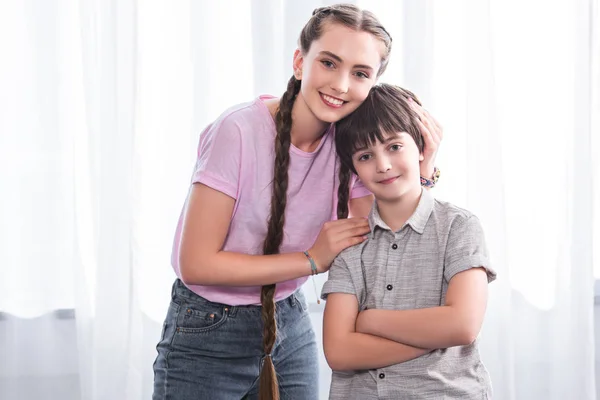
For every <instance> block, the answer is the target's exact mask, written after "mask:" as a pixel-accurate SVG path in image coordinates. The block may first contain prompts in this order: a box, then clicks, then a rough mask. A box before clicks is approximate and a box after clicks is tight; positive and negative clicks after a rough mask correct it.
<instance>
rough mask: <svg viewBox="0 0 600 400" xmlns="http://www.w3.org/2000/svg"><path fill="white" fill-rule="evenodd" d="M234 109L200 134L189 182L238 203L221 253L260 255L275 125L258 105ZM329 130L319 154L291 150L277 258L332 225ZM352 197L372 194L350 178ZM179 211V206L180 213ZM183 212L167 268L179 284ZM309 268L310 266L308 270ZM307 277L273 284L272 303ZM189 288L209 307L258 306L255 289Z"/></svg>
mask: <svg viewBox="0 0 600 400" xmlns="http://www.w3.org/2000/svg"><path fill="white" fill-rule="evenodd" d="M268 98H272V97H270V96H261V97H260V98H258V99H256V100H254V101H252V102H250V103H244V104H241V105H237V106H234V107H232V108H230V109H228V110H227V111H225V113H223V114H222V115H221V116H220V117H219V118H218V119H217V120H216V121H215V122H213V123H212V124H211V125H209V126H208V127H207V128H206V129H205V130H204V131H203V132H202V134H201V136H200V141H199V145H198V160H197V162H196V167H195V171H194V174H193V177H192V183H196V182H200V183H203V184H205V185H207V186H209V187H211V188H213V189H216V190H218V191H220V192H223V193H225V194H226V195H228V196H230V197H232V198H234V199H235V200H236V202H235V206H234V209H233V215H232V217H231V225H230V227H229V232H228V234H227V238H226V239H225V244H224V245H223V250H224V251H230V252H236V253H245V254H262V247H263V241H264V239H265V237H266V235H267V221H268V218H269V211H270V204H271V190H272V187H271V182H272V180H273V162H274V160H275V152H274V141H275V136H276V130H275V122H274V121H273V118H272V117H271V114H270V112H269V110H268V108H267V106H266V105H265V104H264V103H263V101H262V100H263V99H268ZM334 134H335V129H334V128H333V125H332V127H331V128H330V129H329V130H328V131H327V133H326V134H325V135H324V136H323V138H322V139H321V142H320V143H319V146H318V148H317V149H316V150H315V151H314V152H312V153H307V152H304V151H302V150H300V149H298V148H297V147H295V146H294V145H291V147H290V167H289V172H288V176H289V177H288V180H289V181H288V182H289V183H288V197H287V207H286V214H285V226H284V237H283V243H282V244H281V247H280V252H281V253H291V252H298V251H304V250H306V249H308V248H310V247H311V246H312V245H313V243H314V241H315V240H316V238H317V236H318V234H319V232H320V230H321V227H322V226H323V224H324V223H325V222H327V221H329V220H332V219H335V218H336V209H337V188H338V185H339V180H338V176H337V172H338V167H337V166H338V163H337V160H336V154H335V141H334V137H333V136H334ZM351 184H352V191H351V195H350V198H357V197H362V196H366V195H369V194H370V192H369V191H368V190H367V189H366V188H365V187H364V186H363V185H362V183H360V181H358V179H357V178H356V177H353V179H352V181H351ZM184 210H185V206H184ZM182 222H183V211H182V215H181V216H180V217H179V222H178V224H177V231H176V233H175V240H174V244H173V252H172V256H171V263H172V265H173V269H174V270H175V273H176V274H177V276H178V277H181V274H180V271H179V262H178V259H179V257H178V254H179V245H180V238H181V228H182ZM307 268H308V265H307ZM306 279H307V278H306V277H304V278H300V279H294V280H290V281H286V282H280V283H278V284H277V289H276V292H275V300H276V301H279V300H281V299H284V298H286V297H287V296H289V295H290V294H292V293H293V292H294V291H295V290H296V289H298V288H299V287H300V286H302V284H303V283H304V282H305V281H306ZM188 287H189V289H191V290H192V291H194V292H195V293H197V294H199V295H200V296H202V297H204V298H206V299H207V300H210V301H213V302H218V303H224V304H229V305H248V304H260V290H261V287H260V286H253V287H237V286H197V285H189V286H188Z"/></svg>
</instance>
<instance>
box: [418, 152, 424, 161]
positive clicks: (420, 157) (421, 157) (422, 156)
mask: <svg viewBox="0 0 600 400" xmlns="http://www.w3.org/2000/svg"><path fill="white" fill-rule="evenodd" d="M424 159H425V156H424V155H423V153H419V161H423V160H424Z"/></svg>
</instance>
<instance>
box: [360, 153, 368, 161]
mask: <svg viewBox="0 0 600 400" xmlns="http://www.w3.org/2000/svg"><path fill="white" fill-rule="evenodd" d="M370 158H371V155H370V154H363V155H362V156H360V157H358V161H367V160H368V159H370Z"/></svg>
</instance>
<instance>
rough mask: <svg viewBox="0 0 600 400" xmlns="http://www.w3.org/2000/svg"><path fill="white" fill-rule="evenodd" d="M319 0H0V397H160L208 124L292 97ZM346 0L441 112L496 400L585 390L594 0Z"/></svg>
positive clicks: (598, 165)
mask: <svg viewBox="0 0 600 400" xmlns="http://www.w3.org/2000/svg"><path fill="white" fill-rule="evenodd" d="M330 3H333V2H331V1H316V0H313V1H295V0H288V1H283V0H265V1H252V0H228V1H224V0H221V1H219V2H212V1H190V0H188V1H178V2H172V1H165V0H155V1H136V0H118V1H117V0H80V1H75V0H62V1H59V0H55V1H44V0H7V1H4V2H1V3H0V54H2V62H0V166H1V168H0V188H1V190H2V195H1V196H0V398H1V399H7V400H16V399H19V400H29V399H61V400H62V399H65V400H70V399H72V400H75V399H86V400H87V399H93V400H104V399H107V400H108V399H110V400H113V399H127V400H141V399H148V398H150V397H151V392H152V362H153V359H154V356H155V350H154V346H155V345H156V342H157V340H158V337H159V335H160V328H161V323H162V320H163V318H164V314H165V312H166V308H167V306H168V302H169V295H170V293H169V290H170V285H171V283H172V281H173V279H174V275H173V273H172V271H171V268H170V266H169V259H170V249H171V241H172V235H173V232H174V228H175V223H176V218H177V217H178V214H179V211H180V208H181V206H182V203H183V200H184V197H185V195H186V192H187V185H188V182H189V177H190V174H191V169H192V167H193V162H194V154H195V147H196V143H197V140H198V133H199V132H200V130H201V129H202V127H204V126H205V125H206V124H207V123H208V122H210V121H211V120H212V119H213V118H215V117H216V116H217V115H218V114H219V113H220V112H222V111H223V110H224V109H225V108H227V107H229V106H230V105H232V104H235V103H238V102H242V101H247V100H249V99H251V98H253V97H254V96H256V95H258V94H261V93H271V94H280V93H282V92H283V90H284V89H285V82H286V81H287V78H288V77H289V76H290V74H291V59H292V54H293V50H294V49H295V43H296V39H297V36H298V33H299V32H300V29H301V27H302V25H303V24H304V23H305V21H306V20H307V19H308V17H309V16H310V14H311V12H312V10H313V9H314V8H315V7H317V6H321V5H323V4H330ZM355 3H357V4H358V5H359V6H363V7H365V8H368V9H371V10H372V11H374V12H375V13H376V14H377V15H378V16H379V17H380V19H381V20H382V22H383V23H384V25H385V26H386V28H387V29H388V30H389V31H390V32H391V34H392V36H393V38H394V49H393V52H392V60H391V62H390V66H389V68H388V71H387V72H386V74H385V75H384V76H383V78H382V80H384V81H386V82H392V83H397V84H400V85H403V86H405V87H407V88H410V89H411V90H414V91H415V92H416V93H417V94H418V95H419V96H420V97H421V98H422V100H423V101H424V103H425V105H426V107H427V108H428V109H429V110H430V111H431V112H432V113H433V114H434V115H435V116H436V117H437V118H438V119H439V120H440V121H441V122H442V123H443V125H444V127H445V139H444V141H443V145H442V148H441V151H440V154H439V156H438V162H437V164H438V165H439V166H440V167H441V169H442V179H441V180H440V184H439V187H438V188H436V189H435V190H434V194H435V195H436V197H438V198H440V199H444V200H449V201H452V202H454V203H456V204H458V205H461V206H464V207H466V208H468V209H470V210H472V211H474V212H475V213H476V214H477V215H479V216H480V218H481V220H482V222H483V224H484V227H485V229H486V234H487V240H488V243H489V246H490V249H491V252H492V255H493V261H494V264H495V266H496V268H497V270H498V272H499V279H498V281H496V282H494V283H493V284H492V285H491V287H490V289H491V298H490V304H489V307H488V313H487V316H486V322H485V326H484V329H483V332H482V337H481V343H482V348H481V352H482V357H483V359H484V362H485V363H486V365H487V367H488V369H489V370H490V373H491V376H492V380H493V383H494V391H495V394H496V398H498V399H508V400H514V399H524V400H525V399H526V400H530V399H536V400H537V399H543V400H554V399H555V400H563V399H578V400H579V399H594V398H596V392H595V390H596V389H595V374H596V371H595V370H596V369H597V368H595V364H596V363H597V362H598V360H595V358H594V354H595V348H594V342H595V337H598V336H599V332H598V330H600V326H599V328H598V329H596V332H595V333H594V316H593V313H594V308H593V307H594V305H593V304H594V301H593V299H594V279H595V278H594V277H595V276H596V278H600V255H599V254H598V250H597V249H599V248H600V206H599V204H600V162H599V161H598V160H600V125H599V122H600V102H599V99H600V79H599V78H600V62H599V61H600V60H599V55H600V44H599V43H600V42H599V40H598V38H599V32H600V30H599V26H600V25H599V24H600V18H599V17H598V1H597V0H571V1H558V0H557V1H550V2H542V1H533V0H530V1H518V2H517V1H515V0H511V1H506V0H505V1H499V0H485V1H482V0H464V1H452V2H448V1H423V0H412V1H404V2H396V1H391V0H390V1H368V0H363V1H355ZM594 265H595V267H596V274H595V275H594ZM322 279H323V277H322ZM311 293H312V291H308V290H307V294H308V298H309V300H312V301H313V302H314V300H315V299H314V295H313V294H311ZM321 309H322V305H321V306H319V305H317V304H316V303H314V304H311V310H312V311H313V313H312V316H313V322H314V324H315V326H316V328H317V331H319V330H320V324H321V322H320V319H321V314H320V311H321ZM329 373H330V372H329V371H328V369H327V367H326V363H325V362H324V360H322V368H321V375H322V379H321V388H322V393H323V396H322V398H326V394H327V389H328V381H329Z"/></svg>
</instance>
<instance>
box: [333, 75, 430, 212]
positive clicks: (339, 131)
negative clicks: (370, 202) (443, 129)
mask: <svg viewBox="0 0 600 400" xmlns="http://www.w3.org/2000/svg"><path fill="white" fill-rule="evenodd" d="M409 98H411V99H412V100H413V101H414V102H415V103H417V104H419V105H421V102H420V101H419V99H418V98H417V97H416V96H415V95H414V94H413V93H412V92H410V91H408V90H406V89H402V88H401V87H398V86H394V85H389V84H385V83H381V84H377V85H375V86H373V87H372V88H371V91H370V92H369V95H368V96H367V98H366V99H365V101H364V102H363V103H362V104H361V105H360V106H359V107H358V108H357V109H356V110H355V111H354V112H353V113H352V114H350V115H348V116H347V117H345V118H343V119H342V120H340V121H338V122H337V124H336V127H335V129H336V130H335V149H336V153H337V156H338V158H339V160H340V171H339V178H340V186H339V188H338V205H337V217H338V219H341V218H346V217H348V200H349V197H350V188H349V186H350V177H351V174H352V173H355V174H356V170H355V169H354V165H353V164H352V155H353V154H354V153H355V152H356V151H357V150H358V149H360V148H363V147H368V146H370V145H372V144H373V143H375V141H376V140H377V141H380V142H383V141H384V140H385V139H386V138H387V136H389V135H392V134H395V133H398V132H406V133H408V134H409V135H410V136H411V137H412V138H413V140H414V141H415V143H416V144H417V147H418V148H419V151H420V152H423V146H424V142H423V136H422V135H421V131H420V129H419V126H418V124H417V120H418V119H419V116H418V115H417V113H416V112H415V111H413V109H412V108H411V106H410V104H409V102H408V99H409Z"/></svg>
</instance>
